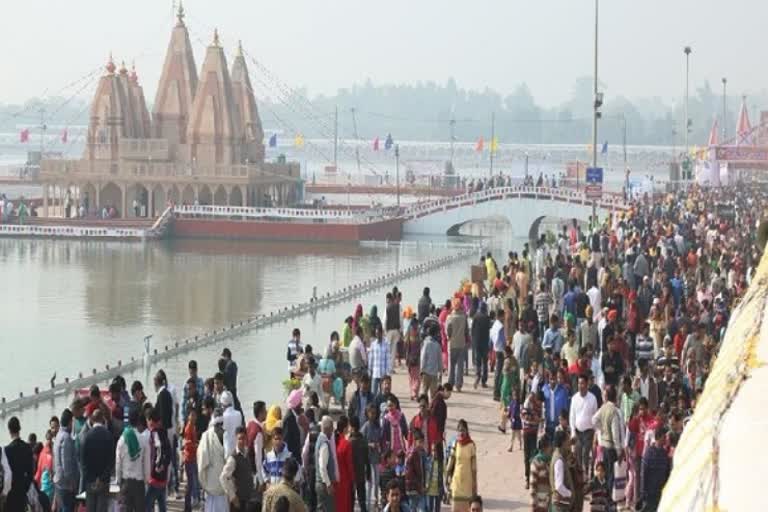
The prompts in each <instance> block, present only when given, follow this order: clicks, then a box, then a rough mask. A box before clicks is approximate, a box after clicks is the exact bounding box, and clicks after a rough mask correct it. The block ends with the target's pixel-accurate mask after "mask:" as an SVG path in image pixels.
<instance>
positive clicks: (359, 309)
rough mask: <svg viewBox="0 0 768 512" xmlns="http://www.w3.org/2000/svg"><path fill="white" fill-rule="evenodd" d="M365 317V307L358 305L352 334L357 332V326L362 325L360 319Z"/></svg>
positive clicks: (353, 316) (353, 319) (353, 317)
mask: <svg viewBox="0 0 768 512" xmlns="http://www.w3.org/2000/svg"><path fill="white" fill-rule="evenodd" d="M362 317H363V305H362V304H358V305H357V306H356V307H355V314H354V315H352V332H355V330H356V329H357V326H358V325H360V319H361V318H362Z"/></svg>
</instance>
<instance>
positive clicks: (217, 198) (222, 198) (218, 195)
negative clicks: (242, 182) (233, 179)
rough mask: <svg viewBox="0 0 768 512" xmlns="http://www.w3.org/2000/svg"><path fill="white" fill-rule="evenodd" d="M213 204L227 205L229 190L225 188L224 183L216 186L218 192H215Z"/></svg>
mask: <svg viewBox="0 0 768 512" xmlns="http://www.w3.org/2000/svg"><path fill="white" fill-rule="evenodd" d="M213 204H215V205H219V206H226V205H227V191H226V190H225V189H224V186H223V185H219V186H218V187H217V188H216V192H215V193H214V194H213Z"/></svg>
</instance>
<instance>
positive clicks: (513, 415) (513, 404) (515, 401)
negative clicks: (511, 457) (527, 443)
mask: <svg viewBox="0 0 768 512" xmlns="http://www.w3.org/2000/svg"><path fill="white" fill-rule="evenodd" d="M512 397H513V398H512V400H510V401H509V407H508V409H507V413H508V417H509V421H510V422H511V423H512V439H511V441H510V443H509V449H508V450H507V451H509V452H512V451H514V450H515V438H517V445H518V449H519V450H522V449H523V420H522V417H521V416H520V408H521V404H520V390H519V389H515V390H514V391H513V392H512Z"/></svg>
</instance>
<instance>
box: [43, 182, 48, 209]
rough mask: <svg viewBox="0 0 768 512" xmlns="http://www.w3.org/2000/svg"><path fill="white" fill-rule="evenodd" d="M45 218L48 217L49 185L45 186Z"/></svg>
mask: <svg viewBox="0 0 768 512" xmlns="http://www.w3.org/2000/svg"><path fill="white" fill-rule="evenodd" d="M43 217H48V184H47V183H46V184H45V185H43Z"/></svg>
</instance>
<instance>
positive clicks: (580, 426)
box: [568, 374, 598, 477]
mask: <svg viewBox="0 0 768 512" xmlns="http://www.w3.org/2000/svg"><path fill="white" fill-rule="evenodd" d="M597 409H598V406H597V400H596V399H595V396H594V395H593V394H592V393H590V392H589V379H588V377H587V376H586V375H585V374H581V375H579V380H578V391H577V392H576V394H575V395H573V397H572V398H571V410H570V414H569V418H568V424H569V425H570V427H571V439H572V440H573V442H574V443H575V449H576V462H577V464H578V465H579V467H580V468H581V470H582V472H583V474H584V476H585V477H587V476H588V475H589V473H590V469H591V468H592V464H591V461H590V455H591V454H592V441H593V439H594V435H595V429H594V427H593V425H592V417H593V416H594V415H595V413H596V412H597Z"/></svg>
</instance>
